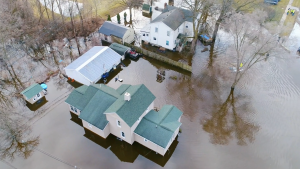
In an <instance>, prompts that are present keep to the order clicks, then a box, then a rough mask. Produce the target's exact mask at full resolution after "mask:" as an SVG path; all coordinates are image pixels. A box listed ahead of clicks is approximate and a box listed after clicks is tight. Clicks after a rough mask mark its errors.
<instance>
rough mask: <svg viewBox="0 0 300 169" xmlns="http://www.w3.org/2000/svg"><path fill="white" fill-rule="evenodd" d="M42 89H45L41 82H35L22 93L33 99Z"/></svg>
mask: <svg viewBox="0 0 300 169" xmlns="http://www.w3.org/2000/svg"><path fill="white" fill-rule="evenodd" d="M42 90H43V88H42V87H41V86H40V85H39V84H37V83H35V84H33V85H31V86H29V87H28V88H27V89H25V90H24V91H22V92H21V94H23V95H24V96H26V97H27V99H31V98H32V97H33V96H35V95H37V94H38V93H39V92H41V91H42Z"/></svg>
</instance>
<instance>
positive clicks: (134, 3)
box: [119, 0, 143, 24]
mask: <svg viewBox="0 0 300 169" xmlns="http://www.w3.org/2000/svg"><path fill="white" fill-rule="evenodd" d="M119 4H121V5H122V6H125V7H128V8H129V23H130V24H132V8H138V7H141V6H142V5H143V0H119Z"/></svg>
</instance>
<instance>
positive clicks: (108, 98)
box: [79, 90, 117, 130]
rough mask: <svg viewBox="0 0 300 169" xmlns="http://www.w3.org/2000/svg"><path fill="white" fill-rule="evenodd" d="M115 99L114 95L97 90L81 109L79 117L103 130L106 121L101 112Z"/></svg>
mask: <svg viewBox="0 0 300 169" xmlns="http://www.w3.org/2000/svg"><path fill="white" fill-rule="evenodd" d="M116 100H117V98H116V97H114V96H112V95H110V94H108V93H105V92H104V91H102V90H98V91H97V92H96V93H95V95H94V96H93V97H92V98H91V99H90V101H89V102H88V104H87V105H86V106H85V108H84V109H83V110H82V111H81V113H80V115H79V118H81V119H83V120H85V121H87V122H88V123H90V124H92V125H94V126H96V127H97V128H99V129H101V130H103V129H104V127H105V126H106V125H107V123H108V121H107V120H106V116H105V114H103V113H104V111H105V110H106V109H107V108H108V107H109V106H110V105H111V104H113V103H114V102H115V101H116Z"/></svg>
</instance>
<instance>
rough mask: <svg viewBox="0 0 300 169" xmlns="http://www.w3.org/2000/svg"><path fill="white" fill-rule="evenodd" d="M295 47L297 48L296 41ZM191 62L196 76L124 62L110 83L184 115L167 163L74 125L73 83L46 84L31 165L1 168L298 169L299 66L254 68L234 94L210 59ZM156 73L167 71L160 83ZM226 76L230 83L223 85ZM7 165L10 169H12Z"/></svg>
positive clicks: (295, 62)
mask: <svg viewBox="0 0 300 169" xmlns="http://www.w3.org/2000/svg"><path fill="white" fill-rule="evenodd" d="M298 42H300V41H299V40H298ZM202 48H203V46H202V45H201V44H198V46H197V54H196V55H195V56H194V57H193V59H192V61H191V62H192V65H193V73H192V74H190V73H187V72H182V71H181V70H179V69H176V68H172V67H171V66H169V65H166V64H162V63H159V62H157V61H154V60H148V59H147V58H145V59H144V58H140V59H139V60H138V61H132V60H125V61H124V65H125V67H119V68H118V69H117V70H115V72H113V74H111V77H110V78H109V79H108V81H107V83H108V85H109V86H111V87H113V88H117V87H119V86H120V85H121V84H122V83H121V82H118V81H117V82H115V80H114V77H115V76H119V78H122V79H123V84H124V83H128V84H133V85H134V84H141V83H143V84H145V85H146V86H147V87H148V88H149V89H150V91H152V93H153V94H154V95H155V96H156V100H155V107H158V108H160V107H162V106H163V105H165V104H173V105H175V106H177V107H178V108H179V109H180V110H181V111H182V112H183V117H182V121H181V122H182V126H181V129H182V133H180V134H179V136H178V137H177V139H176V141H174V143H173V144H172V146H171V148H170V150H169V152H168V153H167V154H166V155H165V156H164V157H162V156H160V155H158V154H155V153H154V152H153V151H151V150H149V149H147V148H145V147H143V146H141V145H139V144H137V143H134V144H133V145H129V144H127V143H125V142H122V141H119V140H118V139H117V138H116V137H114V136H109V137H108V138H107V139H106V140H105V139H102V138H100V137H98V136H96V135H94V134H93V133H91V132H88V131H85V130H84V129H83V128H82V124H81V123H80V121H78V119H76V117H71V115H70V112H69V110H68V106H67V105H66V104H65V103H64V100H65V99H66V97H67V96H68V94H69V93H70V88H72V86H74V87H77V86H78V85H76V84H72V82H66V81H65V82H64V83H63V85H62V84H61V82H60V83H58V81H57V79H56V78H57V77H54V78H52V79H51V80H50V81H49V82H48V95H46V99H47V101H48V102H47V103H46V104H45V105H42V106H41V108H40V109H42V108H44V111H45V112H44V113H43V114H41V115H40V116H39V117H37V118H36V119H34V123H32V129H33V133H32V134H33V135H39V136H40V144H39V146H38V148H37V149H36V151H35V152H34V153H33V154H32V155H31V156H30V157H29V158H28V159H26V160H24V159H22V158H17V159H15V160H14V161H12V162H10V161H6V162H1V161H0V168H1V169H2V168H4V169H6V168H7V169H9V168H18V169H41V168H42V169H53V168H55V169H68V168H75V166H76V167H77V168H81V169H111V168H128V169H135V168H136V169H140V168H149V169H152V168H162V167H164V168H170V169H171V168H172V169H173V168H178V169H182V168H199V169H202V168H203V169H219V168H222V169H240V168H243V169H253V168H258V169H260V168H261V169H295V168H300V160H299V159H300V158H299V157H300V151H299V146H300V133H299V129H300V124H299V121H300V113H299V112H300V106H299V103H300V78H298V77H299V74H300V69H299V67H300V59H297V56H298V55H297V54H296V53H294V52H291V53H290V55H291V57H290V58H289V59H279V58H270V59H269V60H268V61H267V62H262V63H261V64H259V65H258V66H255V67H253V69H251V70H250V71H251V72H250V71H249V73H248V75H247V76H245V78H244V79H243V80H242V81H241V82H240V83H239V84H238V85H237V86H236V89H235V91H234V93H230V85H231V82H232V77H233V74H230V70H229V69H228V70H222V71H220V70H218V68H216V67H211V66H209V64H208V63H209V61H210V59H209V56H208V52H203V53H201V51H200V50H202ZM158 71H165V75H164V76H163V77H159V79H158ZM226 71H228V72H229V75H227V76H226V78H222V77H221V76H222V74H223V73H224V72H226ZM8 164H10V165H8Z"/></svg>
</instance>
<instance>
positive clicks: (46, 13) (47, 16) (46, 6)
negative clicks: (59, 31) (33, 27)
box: [44, 0, 50, 21]
mask: <svg viewBox="0 0 300 169" xmlns="http://www.w3.org/2000/svg"><path fill="white" fill-rule="evenodd" d="M44 3H45V6H44V7H45V10H46V14H47V17H48V20H49V21H50V17H49V13H48V9H47V3H46V0H44Z"/></svg>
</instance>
